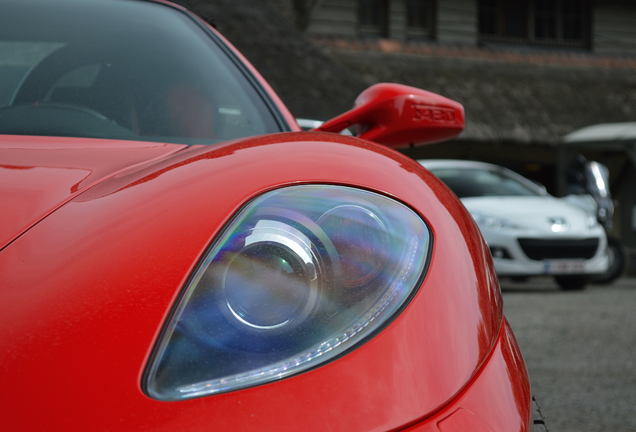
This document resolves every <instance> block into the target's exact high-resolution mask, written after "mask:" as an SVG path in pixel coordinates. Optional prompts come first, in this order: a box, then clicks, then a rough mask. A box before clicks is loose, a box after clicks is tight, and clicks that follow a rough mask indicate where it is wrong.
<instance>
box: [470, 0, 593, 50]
mask: <svg viewBox="0 0 636 432" xmlns="http://www.w3.org/2000/svg"><path fill="white" fill-rule="evenodd" d="M590 16H591V14H590V1H589V0H516V1H515V0H479V35H480V38H481V40H482V41H486V42H488V41H502V42H521V43H528V42H529V43H533V44H543V45H557V46H570V47H579V48H589V41H590V25H591V24H590Z"/></svg>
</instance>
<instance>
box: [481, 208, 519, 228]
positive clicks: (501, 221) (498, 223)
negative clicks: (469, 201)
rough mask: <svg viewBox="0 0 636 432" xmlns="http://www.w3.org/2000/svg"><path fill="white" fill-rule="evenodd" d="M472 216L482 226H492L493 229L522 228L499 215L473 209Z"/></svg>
mask: <svg viewBox="0 0 636 432" xmlns="http://www.w3.org/2000/svg"><path fill="white" fill-rule="evenodd" d="M470 214H471V216H472V217H473V219H474V220H475V222H476V223H477V225H478V226H479V227H480V228H492V229H520V228H521V226H520V225H518V224H516V223H515V222H512V221H511V220H508V219H506V218H502V217H499V216H493V215H489V214H484V213H480V212H475V211H471V212H470Z"/></svg>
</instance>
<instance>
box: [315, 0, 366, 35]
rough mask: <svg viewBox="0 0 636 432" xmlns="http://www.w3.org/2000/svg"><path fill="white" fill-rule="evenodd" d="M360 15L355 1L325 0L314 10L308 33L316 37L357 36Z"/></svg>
mask: <svg viewBox="0 0 636 432" xmlns="http://www.w3.org/2000/svg"><path fill="white" fill-rule="evenodd" d="M357 26H358V13H357V2H356V1H355V0H323V1H322V2H321V3H320V5H319V6H318V7H317V8H316V10H314V12H313V14H312V17H311V24H310V25H309V28H308V29H307V32H308V33H310V34H314V35H321V36H333V37H346V38H352V37H355V36H357V34H358V33H357Z"/></svg>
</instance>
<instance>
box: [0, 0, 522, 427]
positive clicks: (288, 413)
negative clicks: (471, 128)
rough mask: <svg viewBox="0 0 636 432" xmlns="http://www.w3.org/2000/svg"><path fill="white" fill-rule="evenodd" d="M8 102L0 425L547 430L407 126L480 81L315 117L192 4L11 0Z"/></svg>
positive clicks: (0, 192)
mask: <svg viewBox="0 0 636 432" xmlns="http://www.w3.org/2000/svg"><path fill="white" fill-rule="evenodd" d="M0 107H1V108H0V134H1V135H0V197H1V201H0V203H1V205H2V208H1V211H0V317H1V319H2V321H3V322H4V324H3V325H2V326H0V352H1V353H2V354H1V356H0V382H1V383H2V386H3V391H2V392H1V394H2V396H1V405H0V406H1V407H2V416H1V418H0V429H2V430H7V431H9V430H16V431H17V430H20V431H26V430H29V431H31V430H34V431H35V430H37V431H39V430H47V431H51V430H60V431H72V430H78V431H80V430H81V431H87V430H108V431H114V430H153V431H158V430H166V431H191V430H276V431H298V430H304V431H309V430H316V431H318V430H320V431H322V430H332V431H358V430H359V431H372V430H395V429H407V430H418V431H431V432H432V431H436V432H448V431H477V432H479V431H492V432H497V431H527V430H529V428H530V427H531V397H530V389H529V384H528V377H527V374H526V369H525V366H524V362H523V359H522V357H521V354H520V352H519V348H518V347H517V344H516V342H515V340H514V337H513V335H512V332H511V330H510V327H509V326H508V323H507V322H506V319H505V318H504V316H503V314H502V301H501V295H500V290H499V285H498V282H497V278H496V276H495V274H494V272H493V265H492V261H491V257H490V255H489V251H488V248H487V246H486V244H485V243H484V241H483V239H482V238H481V236H480V234H479V231H478V229H477V228H476V226H475V224H474V223H473V221H472V219H471V217H470V215H469V214H468V213H467V212H466V210H465V209H464V208H463V207H462V205H461V204H460V203H459V201H458V200H457V199H456V197H455V196H454V195H453V194H452V193H451V192H449V190H448V189H447V188H446V187H445V186H444V185H443V184H441V183H440V182H439V181H438V180H437V179H436V178H435V177H433V176H432V175H431V174H430V173H428V172H427V171H426V170H425V169H423V168H422V167H421V166H420V165H419V164H418V163H417V162H415V161H413V160H410V159H409V158H407V157H405V156H403V155H401V154H400V153H398V152H396V151H395V150H393V149H392V148H391V147H400V146H406V145H415V144H425V143H427V142H433V141H439V140H442V139H445V138H449V137H452V136H454V135H456V134H458V133H459V132H460V131H461V129H462V128H463V122H464V118H463V109H462V107H461V105H459V104H458V103H456V102H453V101H451V100H448V99H445V98H443V97H441V96H438V95H435V94H432V93H428V92H425V91H422V90H418V89H414V88H411V87H405V86H400V85H395V84H379V85H376V86H373V87H371V88H369V89H368V90H366V91H364V92H363V93H362V94H361V95H360V97H358V99H357V100H356V103H355V107H354V108H353V109H352V110H350V111H348V112H346V113H344V114H342V115H340V116H338V117H336V118H334V119H332V120H330V121H327V122H325V123H324V124H323V125H322V126H321V127H320V128H319V129H321V130H320V131H314V132H300V130H299V128H298V125H297V124H296V122H295V121H294V119H293V117H292V116H291V115H290V113H289V112H288V111H287V109H286V108H285V107H284V105H283V104H282V103H281V101H280V100H279V99H278V97H277V96H276V95H275V93H274V92H273V91H272V89H271V88H270V87H269V86H268V85H267V83H266V82H265V81H264V80H263V79H262V78H261V77H260V76H259V75H258V73H257V72H256V71H255V70H254V69H253V68H252V67H251V66H250V65H249V63H248V62H247V61H246V60H245V59H244V58H243V57H242V56H241V55H240V54H239V53H238V52H237V51H236V50H235V49H234V48H233V47H232V46H231V45H230V44H229V43H228V42H227V41H226V40H224V39H223V37H222V36H221V35H219V34H218V33H217V31H215V30H214V29H213V28H211V27H210V26H208V25H207V24H206V23H204V22H203V21H202V20H201V19H199V18H197V17H196V16H194V15H192V14H191V13H189V12H188V11H186V10H184V9H183V8H181V7H179V6H175V5H172V4H169V3H164V2H159V1H155V2H153V1H138V0H56V1H54V2H53V1H50V0H27V1H25V0H2V4H1V5H0ZM346 127H353V128H354V129H355V130H357V135H358V137H345V136H342V135H339V134H337V133H335V132H338V131H340V130H342V129H344V128H346ZM371 141H374V142H371Z"/></svg>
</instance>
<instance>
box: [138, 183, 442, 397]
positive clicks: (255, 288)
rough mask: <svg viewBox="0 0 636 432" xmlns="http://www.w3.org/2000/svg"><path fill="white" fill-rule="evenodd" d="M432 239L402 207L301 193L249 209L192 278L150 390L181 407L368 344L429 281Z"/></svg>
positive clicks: (349, 192) (162, 345)
mask: <svg viewBox="0 0 636 432" xmlns="http://www.w3.org/2000/svg"><path fill="white" fill-rule="evenodd" d="M430 241H431V240H430V235H429V231H428V229H427V227H426V225H425V223H424V222H423V221H422V219H421V218H420V217H419V216H418V215H417V214H416V213H415V212H413V211H412V210H411V209H409V208H408V207H406V206H405V205H403V204H401V203H399V202H397V201H395V200H393V199H390V198H387V197H385V196H382V195H379V194H376V193H372V192H368V191H364V190H360V189H355V188H350V187H344V186H327V185H303V186H293V187H288V188H283V189H278V190H275V191H272V192H269V193H266V194H264V195H262V196H261V197H259V198H257V199H255V200H254V201H252V202H251V203H249V204H248V205H247V206H246V207H245V208H243V209H242V210H241V211H240V212H239V213H238V214H237V216H236V217H235V218H234V220H233V221H232V222H231V223H230V224H229V226H228V227H227V228H226V229H225V230H224V232H223V234H222V235H221V237H220V238H219V239H218V241H216V242H215V243H214V245H213V247H212V248H211V249H210V250H209V252H208V253H207V254H206V256H205V257H204V259H203V260H202V262H201V263H200V265H199V267H198V269H197V270H196V271H195V273H194V274H193V276H192V278H191V280H190V282H189V284H188V286H187V287H186V288H185V291H184V293H183V296H182V298H181V299H180V301H179V302H178V305H177V307H176V308H175V311H174V313H173V315H172V318H171V319H170V320H169V322H168V324H167V326H166V328H165V329H164V332H163V335H162V337H161V339H160V341H159V343H158V345H157V348H156V350H155V354H154V355H153V358H152V360H151V362H150V365H149V368H148V371H147V374H146V377H147V378H146V389H147V391H148V393H149V394H150V395H151V396H152V397H155V398H157V399H162V400H178V399H185V398H190V397H195V396H202V395H206V394H212V393H219V392H225V391H230V390H235V389H239V388H244V387H248V386H253V385H257V384H262V383H265V382H268V381H272V380H276V379H280V378H283V377H286V376H289V375H292V374H296V373H298V372H301V371H304V370H307V369H309V368H312V367H315V366H317V365H319V364H322V363H324V362H326V361H328V360H330V359H333V358H334V357H336V356H339V355H341V354H342V353H344V352H345V351H347V350H349V349H351V348H352V347H354V346H355V345H356V344H358V343H359V342H361V341H362V340H364V339H365V338H367V337H369V336H370V335H372V334H373V333H374V332H375V331H376V330H378V329H379V328H380V327H381V326H382V325H383V324H384V323H386V322H387V320H389V319H390V318H391V317H392V316H393V315H394V314H395V313H396V312H397V311H398V310H399V309H400V308H401V306H402V305H403V304H404V303H405V302H406V300H407V299H408V298H409V296H410V295H411V293H412V292H413V291H414V290H415V288H416V287H417V285H418V282H419V280H420V277H421V276H422V274H423V272H424V268H425V264H426V260H427V255H428V250H429V245H430Z"/></svg>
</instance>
